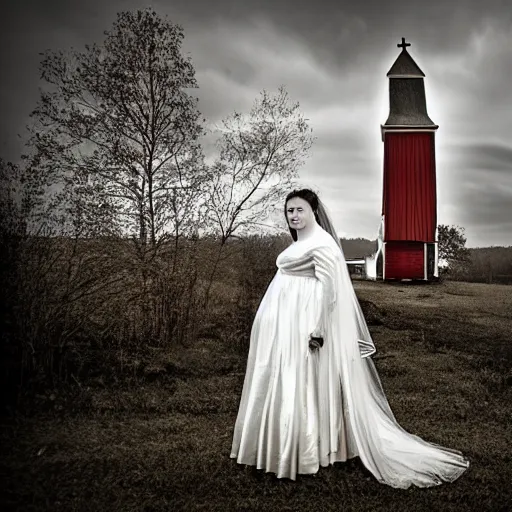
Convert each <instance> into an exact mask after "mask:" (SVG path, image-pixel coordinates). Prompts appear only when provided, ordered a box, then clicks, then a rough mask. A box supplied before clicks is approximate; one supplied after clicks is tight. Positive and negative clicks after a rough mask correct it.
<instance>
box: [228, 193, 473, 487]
mask: <svg viewBox="0 0 512 512" xmlns="http://www.w3.org/2000/svg"><path fill="white" fill-rule="evenodd" d="M285 216H286V218H287V221H288V224H289V227H290V232H291V234H292V237H293V239H294V242H293V243H292V244H291V245H290V246H289V247H288V248H287V249H285V250H284V251H283V252H282V253H281V254H280V255H279V256H278V258H277V262H276V264H277V267H278V271H277V273H276V275H275V276H274V278H273V280H272V281H271V283H270V284H269V286H268V288H267V291H266V293H265V295H264V297H263V299H262V301H261V303H260V306H259V308H258V311H257V313H256V316H255V318H254V322H253V326H252V331H251V339H250V348H249V355H248V359H247V369H246V375H245V380H244V386H243V390H242V397H241V400H240V407H239V411H238V417H237V420H236V424H235V429H234V436H233V444H232V449H231V458H235V459H236V460H237V462H238V463H240V464H247V465H253V466H256V467H257V468H258V469H265V470H266V471H267V472H272V473H275V474H276V475H277V477H278V478H283V477H285V478H290V479H292V480H295V479H296V475H297V473H299V474H314V473H316V472H317V471H318V469H319V467H320V466H328V465H329V464H332V463H334V462H338V461H340V462H341V461H346V460H347V459H350V458H353V457H356V456H358V457H360V459H361V461H362V462H363V464H364V465H365V466H366V468H367V469H368V470H369V471H371V472H372V473H373V475H374V476H375V477H376V478H377V480H378V481H379V482H381V483H384V484H388V485H390V486H393V487H398V488H408V487H409V486H411V485H416V486H418V487H429V486H433V485H438V484H441V483H442V482H443V481H446V482H451V481H454V480H455V479H456V478H458V477H459V476H460V475H461V474H462V473H463V472H464V471H465V470H466V469H467V468H468V467H469V462H468V460H467V459H466V458H465V457H464V456H463V455H462V454H461V453H460V452H459V451H457V450H452V449H449V448H444V447H441V446H439V445H436V444H433V443H428V442H426V441H424V440H423V439H421V438H419V437H417V436H415V435H412V434H410V433H408V432H406V431H405V430H404V429H403V428H402V427H401V426H400V425H399V424H398V423H397V421H396V420H395V417H394V415H393V413H392V411H391V409H390V407H389V404H388V401H387V399H386V396H385V394H384V391H383V389H382V386H381V383H380V379H379V377H378V374H377V372H376V369H375V366H374V363H373V361H372V359H371V357H369V356H371V355H372V354H374V353H375V346H374V343H373V340H372V338H371V336H370V333H369V331H368V327H367V325H366V322H365V319H364V316H363V314H362V311H361V308H360V306H359V303H358V301H357V298H356V295H355V292H354V288H353V286H352V282H351V279H350V276H349V273H348V269H347V266H346V262H345V258H344V255H343V251H342V248H341V244H340V242H339V239H338V237H337V236H336V232H335V230H334V228H333V226H332V223H331V222H330V220H329V217H328V215H327V213H326V211H325V207H324V206H323V204H322V203H321V202H320V201H319V199H318V196H317V195H316V194H315V193H314V192H312V191H311V190H308V189H304V190H299V191H294V192H292V193H290V194H289V195H288V197H287V198H286V201H285Z"/></svg>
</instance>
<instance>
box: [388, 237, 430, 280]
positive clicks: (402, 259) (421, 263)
mask: <svg viewBox="0 0 512 512" xmlns="http://www.w3.org/2000/svg"><path fill="white" fill-rule="evenodd" d="M384 250H385V266H386V273H385V279H424V277H425V252H424V251H425V245H424V244H423V243H418V242H394V243H393V242H388V243H386V245H385V246H384Z"/></svg>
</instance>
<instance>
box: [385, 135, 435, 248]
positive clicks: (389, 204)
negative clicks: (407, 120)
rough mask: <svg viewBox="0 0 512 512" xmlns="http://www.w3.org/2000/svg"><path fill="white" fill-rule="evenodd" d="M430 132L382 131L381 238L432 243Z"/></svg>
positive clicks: (432, 198)
mask: <svg viewBox="0 0 512 512" xmlns="http://www.w3.org/2000/svg"><path fill="white" fill-rule="evenodd" d="M436 210H437V205H436V167H435V147H434V134H433V133H386V135H385V139H384V190H383V211H382V213H383V214H384V218H385V233H384V240H386V241H387V240H389V241H393V240H403V241H421V242H434V241H435V231H436V225H437V218H436V217H437V212H436Z"/></svg>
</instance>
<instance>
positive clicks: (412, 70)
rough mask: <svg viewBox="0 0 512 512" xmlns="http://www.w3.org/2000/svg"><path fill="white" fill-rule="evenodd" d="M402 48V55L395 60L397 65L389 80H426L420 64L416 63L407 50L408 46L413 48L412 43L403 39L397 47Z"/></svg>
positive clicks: (391, 70)
mask: <svg viewBox="0 0 512 512" xmlns="http://www.w3.org/2000/svg"><path fill="white" fill-rule="evenodd" d="M397 46H398V47H399V48H402V53H400V55H399V56H398V58H397V59H396V60H395V63H394V64H393V65H392V66H391V69H390V70H389V71H388V74H387V76H388V77H389V78H424V77H425V73H423V71H421V69H420V68H419V67H418V64H416V62H414V59H413V58H412V57H411V56H410V55H409V53H408V52H407V50H406V47H407V46H411V44H410V43H406V42H405V39H404V38H403V37H402V44H398V45H397Z"/></svg>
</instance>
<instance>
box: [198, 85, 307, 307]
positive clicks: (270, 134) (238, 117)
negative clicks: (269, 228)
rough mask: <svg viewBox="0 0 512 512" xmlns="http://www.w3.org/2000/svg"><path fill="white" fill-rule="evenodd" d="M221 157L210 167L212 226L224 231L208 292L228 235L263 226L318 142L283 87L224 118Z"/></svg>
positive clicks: (210, 215) (264, 92)
mask: <svg viewBox="0 0 512 512" xmlns="http://www.w3.org/2000/svg"><path fill="white" fill-rule="evenodd" d="M218 129H219V131H220V132H221V136H220V139H219V140H218V143H217V147H218V150H219V156H218V159H217V160H216V161H215V162H214V164H213V165H212V166H211V168H210V175H211V181H210V188H209V192H208V196H207V202H206V207H207V218H208V221H209V226H210V227H211V228H212V229H213V230H214V231H216V232H217V233H218V234H219V235H220V245H219V250H218V253H217V256H216V258H215V261H214V264H213V267H212V273H211V276H210V281H209V285H208V289H207V293H206V302H208V294H209V291H210V288H211V284H212V280H213V276H214V274H215V272H216V269H217V266H218V263H219V261H220V258H221V252H222V248H223V246H224V244H225V243H226V242H227V240H228V239H229V238H231V237H233V236H237V234H238V233H241V232H243V231H247V230H248V229H251V228H252V229H254V227H255V226H258V225H261V224H262V220H264V219H265V218H268V217H269V216H270V215H271V214H272V212H273V211H274V210H275V209H276V208H280V207H281V203H282V200H283V195H285V194H286V192H288V191H289V190H290V188H291V187H292V186H293V184H294V181H295V179H296V178H297V171H298V169H299V167H300V166H301V165H302V164H303V162H304V160H305V159H306V157H307V155H308V152H309V150H310V148H311V146H312V143H313V136H312V130H311V128H310V127H309V125H308V123H307V120H306V119H305V118H304V116H303V114H302V113H301V111H300V108H299V104H298V103H292V102H291V101H290V99H289V96H288V93H287V92H286V90H285V89H284V87H280V88H279V90H278V92H277V94H269V93H268V92H267V91H263V92H262V93H261V95H260V97H259V98H258V99H257V100H256V101H255V103H254V105H253V107H252V110H251V112H250V114H249V115H248V116H245V115H243V114H241V113H238V112H235V113H233V114H232V115H231V116H229V117H228V118H227V119H225V120H224V121H222V123H221V125H220V126H219V127H218Z"/></svg>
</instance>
